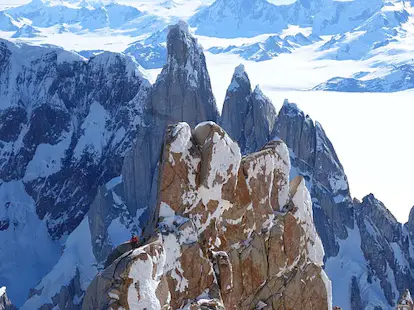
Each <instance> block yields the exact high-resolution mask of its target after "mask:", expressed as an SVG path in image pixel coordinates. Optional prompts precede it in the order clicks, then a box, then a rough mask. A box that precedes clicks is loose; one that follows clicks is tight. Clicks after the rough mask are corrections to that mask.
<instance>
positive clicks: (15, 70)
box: [0, 23, 414, 310]
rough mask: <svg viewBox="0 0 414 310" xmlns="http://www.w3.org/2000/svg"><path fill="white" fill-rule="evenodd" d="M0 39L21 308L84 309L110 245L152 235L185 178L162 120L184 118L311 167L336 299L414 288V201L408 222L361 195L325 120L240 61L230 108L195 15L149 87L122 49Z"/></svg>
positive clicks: (1, 193) (393, 294) (6, 198)
mask: <svg viewBox="0 0 414 310" xmlns="http://www.w3.org/2000/svg"><path fill="white" fill-rule="evenodd" d="M1 47H2V48H1V55H2V57H1V59H2V61H1V63H0V65H1V67H2V71H1V75H0V79H1V81H2V83H1V88H0V91H1V96H2V98H3V99H2V100H1V102H2V105H1V106H0V108H1V115H0V117H1V120H2V122H1V124H2V125H1V127H0V139H1V144H2V148H1V151H2V152H1V156H2V157H1V162H0V163H1V169H0V171H1V184H0V200H1V202H0V206H1V208H0V212H1V213H0V254H1V261H2V265H1V266H0V268H1V273H0V283H1V285H6V286H7V288H8V296H9V297H10V298H11V300H12V301H13V302H14V303H15V304H16V305H17V306H19V307H21V309H38V308H40V307H41V306H44V307H49V308H53V307H55V308H57V309H80V307H81V303H82V300H83V298H84V296H85V291H86V289H87V287H88V285H89V283H90V282H91V281H92V279H93V278H94V277H95V275H96V273H97V272H98V271H100V270H102V269H103V268H104V264H105V261H106V259H107V257H108V255H109V254H110V253H111V251H112V249H113V248H114V247H115V246H117V245H118V244H120V243H122V242H123V241H125V240H127V239H128V238H129V237H130V234H131V233H137V234H139V235H140V236H142V238H143V240H148V238H150V237H151V236H152V235H153V233H154V230H155V229H156V225H157V222H158V211H157V210H159V209H157V201H158V200H157V194H158V193H159V190H160V188H159V186H160V184H161V185H162V184H163V185H162V186H163V187H162V189H164V190H165V189H168V188H169V186H170V184H173V183H174V179H172V180H170V179H168V178H167V179H165V178H164V177H161V176H160V175H159V171H160V170H159V167H160V166H159V158H160V154H161V152H162V151H163V148H162V143H163V141H164V130H165V129H166V127H167V126H168V125H169V124H173V123H177V122H180V121H186V122H188V123H189V124H191V126H195V125H196V124H198V123H200V122H203V121H214V122H217V123H220V124H222V126H223V128H224V129H225V130H226V131H227V132H228V133H229V135H230V137H232V138H233V139H234V140H236V141H237V142H238V143H239V145H240V147H241V152H242V153H244V154H246V153H250V152H255V151H257V150H260V149H261V148H262V147H263V145H265V144H266V143H267V142H269V141H271V140H273V139H277V140H279V139H282V140H283V141H285V143H286V145H287V146H288V148H289V149H288V150H289V155H290V162H291V170H290V174H289V178H290V179H291V180H293V179H294V178H295V177H296V176H298V175H301V176H303V178H304V180H305V183H306V187H307V188H308V190H309V192H310V194H311V197H312V198H311V199H312V200H311V201H312V204H313V218H314V222H315V227H316V229H317V232H318V234H319V236H320V238H321V240H322V243H323V246H324V249H325V258H324V262H325V271H326V273H327V275H328V276H329V278H330V279H331V280H332V287H333V303H334V305H338V306H341V307H342V309H344V310H348V309H374V308H376V309H383V310H385V309H392V308H393V307H395V306H396V304H397V302H398V300H399V298H400V295H402V294H403V293H404V292H405V290H406V289H409V290H410V291H413V290H414V287H413V283H414V279H413V274H414V272H413V270H414V255H413V254H414V222H413V221H414V210H413V211H412V212H411V213H412V214H411V216H410V219H409V221H408V223H406V224H405V225H402V224H400V223H398V222H397V221H396V219H395V218H394V217H393V216H392V215H391V214H390V212H389V211H388V210H387V209H386V208H385V206H384V205H383V204H382V203H381V202H379V201H378V200H376V199H375V197H374V196H373V195H368V196H367V197H366V198H364V199H363V201H362V202H359V201H356V200H353V199H352V198H351V197H352V196H351V194H350V189H349V185H348V181H347V177H346V174H345V172H344V169H343V167H342V165H341V163H340V161H339V159H338V156H337V154H336V152H335V150H334V148H333V146H332V144H331V142H330V140H329V139H328V137H327V136H326V134H325V132H324V130H323V128H322V126H321V125H320V124H319V123H317V122H313V121H312V119H310V118H309V117H308V116H306V115H305V114H304V113H303V112H302V111H300V110H299V109H298V108H297V107H296V106H295V105H294V104H292V103H289V102H285V103H284V105H283V106H282V108H281V109H280V111H279V113H276V110H275V109H274V107H273V104H272V103H271V101H270V100H269V99H268V98H267V97H266V96H265V95H264V94H263V92H262V91H261V90H260V88H259V87H256V88H255V89H254V90H252V89H251V84H250V81H249V77H248V75H247V73H246V71H245V70H244V68H243V66H239V67H238V68H237V69H236V70H235V74H234V77H233V79H232V81H229V82H230V86H229V88H228V92H227V96H226V100H225V102H224V108H223V113H222V114H223V116H222V117H219V113H218V110H217V107H216V104H215V99H214V96H213V94H212V90H211V83H210V78H209V74H208V71H207V66H206V62H205V57H204V54H203V51H202V49H201V47H200V46H199V44H198V43H197V41H196V39H194V37H193V36H192V35H191V33H190V32H189V29H188V27H187V25H186V24H185V23H179V24H178V25H176V26H174V27H172V28H171V29H170V31H169V34H168V36H167V48H168V53H167V64H166V65H165V66H164V68H163V71H162V73H161V74H160V75H159V77H158V79H157V81H156V83H155V84H154V85H153V86H152V87H151V86H150V85H149V83H148V82H147V81H146V79H145V78H144V77H143V75H142V73H141V72H140V67H139V65H138V64H137V63H136V62H135V61H134V60H133V58H129V57H127V56H124V55H122V54H113V53H107V52H104V53H102V54H99V55H97V56H94V57H91V58H90V59H89V60H85V59H84V58H82V57H80V56H78V55H77V54H74V53H70V52H66V51H64V50H62V49H59V48H56V47H35V46H28V45H25V44H19V45H16V44H13V43H10V42H8V41H2V42H1ZM187 138H188V137H187ZM183 139H184V137H183ZM180 141H181V140H180ZM197 143H199V142H197ZM200 143H201V142H200ZM206 154H210V152H208V151H207V150H206ZM206 156H207V155H206ZM203 158H204V155H203ZM168 160H170V161H171V160H178V159H175V157H173V158H172V159H171V158H169V157H168ZM189 163H190V164H191V165H195V162H193V161H190V162H189ZM200 169H201V172H200V173H201V175H204V174H205V173H207V172H208V171H209V170H208V169H209V168H208V166H204V168H203V166H202V167H201V168H200ZM226 171H227V170H226ZM177 173H178V175H181V174H180V172H177ZM160 177H161V178H162V179H160ZM219 179H220V180H221V178H219ZM161 180H163V181H162V182H161ZM160 182H161V183H160ZM171 182H173V183H171ZM191 184H192V183H191ZM198 190H200V191H202V190H201V189H198ZM169 193H170V194H168V195H167V196H166V197H170V198H171V199H173V198H174V197H175V195H176V194H177V193H178V192H177V190H175V189H174V188H171V189H169ZM180 197H181V196H180ZM184 198H185V201H187V202H189V201H192V200H191V199H193V198H194V197H193V196H191V197H190V196H184ZM166 199H167V198H166ZM194 199H195V198H194ZM260 201H261V200H260ZM260 201H258V203H261V202H260ZM193 212H196V213H195V215H194V216H195V218H194V220H195V221H196V223H198V222H197V221H198V220H197V216H199V215H197V212H198V211H196V210H193ZM220 212H221V211H220ZM168 214H169V213H168ZM214 214H215V213H214ZM232 223H233V222H232ZM234 223H235V224H234V225H236V226H237V223H236V222H234ZM174 225H176V224H174ZM28 257H30V259H28ZM174 285H175V284H174ZM183 289H184V291H185V288H183ZM27 296H29V298H28V299H27V300H26V298H27Z"/></svg>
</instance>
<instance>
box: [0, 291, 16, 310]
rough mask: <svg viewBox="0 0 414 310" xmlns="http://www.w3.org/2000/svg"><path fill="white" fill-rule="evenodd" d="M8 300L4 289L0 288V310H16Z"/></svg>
mask: <svg viewBox="0 0 414 310" xmlns="http://www.w3.org/2000/svg"><path fill="white" fill-rule="evenodd" d="M16 309H17V308H16V307H15V306H13V304H12V303H11V301H10V299H9V298H8V297H7V294H6V288H5V287H0V310H16Z"/></svg>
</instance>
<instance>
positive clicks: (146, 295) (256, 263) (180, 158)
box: [82, 122, 332, 310]
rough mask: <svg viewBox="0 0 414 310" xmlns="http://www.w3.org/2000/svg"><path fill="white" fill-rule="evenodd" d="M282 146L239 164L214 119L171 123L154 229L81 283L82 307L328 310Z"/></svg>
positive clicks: (304, 211)
mask: <svg viewBox="0 0 414 310" xmlns="http://www.w3.org/2000/svg"><path fill="white" fill-rule="evenodd" d="M289 170H290V159H289V152H288V150H287V147H286V145H285V144H284V143H283V142H282V141H273V142H271V143H269V144H268V145H267V146H266V147H264V148H263V149H262V150H261V151H260V152H257V153H254V154H251V155H249V156H247V157H244V158H243V159H242V158H241V153H240V149H239V147H238V145H237V143H235V142H233V141H232V140H231V139H230V137H229V136H228V135H227V134H226V132H225V131H224V130H223V129H221V128H220V127H219V126H218V125H216V124H215V123H213V122H206V123H201V124H199V125H198V126H197V127H196V128H195V129H194V130H193V131H192V130H191V128H190V126H189V125H188V124H186V123H179V124H178V125H174V126H170V127H169V128H168V132H167V134H166V138H165V145H164V149H163V156H162V162H161V166H160V188H159V195H158V203H157V209H156V210H157V211H156V214H157V215H158V217H157V229H155V230H154V231H153V233H152V237H151V238H150V240H149V241H148V242H147V243H146V244H145V245H143V246H142V247H141V248H139V249H136V250H133V251H130V252H128V253H125V254H124V255H123V256H121V257H120V258H118V259H117V260H115V261H114V262H113V263H112V264H111V265H110V266H109V267H108V268H107V269H106V270H105V271H103V272H102V273H101V274H99V275H98V276H97V277H96V278H95V279H94V280H93V281H92V283H91V285H90V286H89V288H88V290H87V292H86V296H85V299H84V302H83V308H82V309H84V310H86V309H102V308H108V307H111V308H113V309H120V308H125V309H205V308H208V309H295V308H299V309H314V310H323V309H331V302H332V301H331V286H330V281H329V279H328V278H327V276H326V274H325V272H324V271H323V270H322V264H323V263H322V259H323V255H324V252H323V247H322V243H321V241H320V239H319V237H318V235H317V233H316V230H315V227H314V225H313V220H312V203H311V198H310V195H309V192H308V191H307V189H306V186H305V182H304V180H303V178H301V177H298V178H296V179H294V180H293V181H292V182H291V183H289V172H290V171H289Z"/></svg>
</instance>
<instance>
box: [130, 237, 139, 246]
mask: <svg viewBox="0 0 414 310" xmlns="http://www.w3.org/2000/svg"><path fill="white" fill-rule="evenodd" d="M129 243H130V244H131V246H132V248H133V249H136V248H138V243H139V239H138V237H137V236H135V235H132V237H131V240H129Z"/></svg>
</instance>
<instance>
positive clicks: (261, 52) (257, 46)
mask: <svg viewBox="0 0 414 310" xmlns="http://www.w3.org/2000/svg"><path fill="white" fill-rule="evenodd" d="M321 40H322V39H321V38H319V37H318V36H314V35H309V36H308V37H306V36H304V35H303V34H302V33H297V34H295V35H289V36H285V37H284V38H283V39H282V38H281V37H280V36H278V35H275V36H270V37H268V38H267V39H266V40H265V41H263V42H256V43H250V44H243V45H241V46H234V45H231V46H228V47H211V48H210V49H209V50H208V51H209V52H211V53H213V54H220V53H232V54H237V55H240V56H241V57H242V58H243V59H246V60H252V61H266V60H270V59H272V58H275V57H277V56H279V55H280V54H285V53H287V54H290V53H291V52H292V51H293V50H295V49H296V48H299V47H301V46H307V45H311V44H312V43H314V42H319V41H321Z"/></svg>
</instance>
